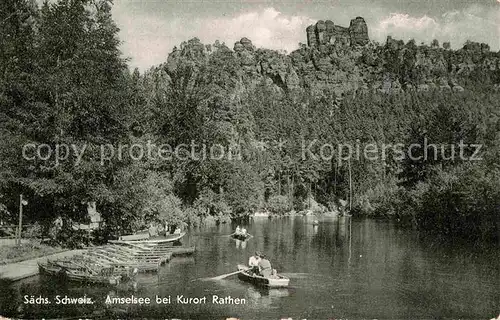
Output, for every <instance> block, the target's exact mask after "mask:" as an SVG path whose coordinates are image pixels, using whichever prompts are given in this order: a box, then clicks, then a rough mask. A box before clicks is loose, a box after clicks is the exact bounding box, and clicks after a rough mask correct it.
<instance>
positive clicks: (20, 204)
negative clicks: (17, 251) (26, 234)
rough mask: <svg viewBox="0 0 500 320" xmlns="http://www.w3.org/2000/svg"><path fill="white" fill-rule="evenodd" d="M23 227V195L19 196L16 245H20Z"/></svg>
mask: <svg viewBox="0 0 500 320" xmlns="http://www.w3.org/2000/svg"><path fill="white" fill-rule="evenodd" d="M22 227H23V195H22V194H20V195H19V227H18V228H17V230H18V234H17V244H19V245H20V244H21V232H22Z"/></svg>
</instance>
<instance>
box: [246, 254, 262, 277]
mask: <svg viewBox="0 0 500 320" xmlns="http://www.w3.org/2000/svg"><path fill="white" fill-rule="evenodd" d="M259 262H260V252H258V251H255V254H254V255H253V256H251V257H250V259H248V266H249V267H250V270H249V271H250V272H252V273H255V274H259Z"/></svg>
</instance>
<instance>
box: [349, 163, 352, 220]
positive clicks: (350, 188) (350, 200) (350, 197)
mask: <svg viewBox="0 0 500 320" xmlns="http://www.w3.org/2000/svg"><path fill="white" fill-rule="evenodd" d="M351 209H352V177H351V159H350V158H349V212H351Z"/></svg>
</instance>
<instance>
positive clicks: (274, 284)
mask: <svg viewBox="0 0 500 320" xmlns="http://www.w3.org/2000/svg"><path fill="white" fill-rule="evenodd" d="M238 271H240V273H238V279H240V280H242V281H245V282H249V283H251V284H254V285H257V286H262V287H267V288H283V287H288V284H289V283H290V279H288V278H287V277H285V276H282V275H279V274H278V275H276V276H271V277H269V278H266V277H262V276H260V275H257V274H254V273H251V272H250V268H249V267H247V266H246V265H242V264H239V265H238Z"/></svg>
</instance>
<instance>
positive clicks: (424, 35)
mask: <svg viewBox="0 0 500 320" xmlns="http://www.w3.org/2000/svg"><path fill="white" fill-rule="evenodd" d="M357 16H361V17H363V18H365V20H366V22H367V24H368V32H369V36H370V39H372V40H375V41H378V42H384V41H385V39H386V38H387V36H389V35H390V36H392V37H393V38H396V39H403V40H405V41H407V40H409V39H415V40H416V41H417V42H418V43H420V42H425V43H430V42H431V41H432V40H433V39H437V40H439V41H440V43H442V42H445V41H449V42H451V45H452V47H453V48H459V47H461V46H462V45H463V44H464V43H465V41H467V40H473V41H478V42H485V43H488V44H489V45H490V46H491V48H492V49H493V50H495V51H497V50H499V49H500V0H468V1H466V0H280V1H276V0H212V1H208V0H114V6H113V18H114V20H115V22H116V23H117V25H118V27H119V28H120V29H121V30H120V39H121V40H122V41H123V43H122V46H121V49H122V52H123V54H124V56H125V57H128V58H129V59H130V61H129V65H130V66H131V67H132V68H135V67H138V68H139V69H140V70H141V71H143V70H146V69H148V68H150V67H151V66H154V65H157V64H160V63H162V62H165V61H166V59H167V57H168V54H169V53H170V52H171V51H172V49H173V47H174V46H179V44H180V43H181V42H183V41H187V40H189V39H191V38H193V37H198V38H199V39H200V40H201V41H202V42H203V43H205V44H208V43H213V42H215V40H219V41H221V42H225V43H226V44H227V45H228V46H229V47H230V48H232V47H233V45H234V42H236V41H238V40H239V39H241V38H242V37H247V38H249V39H250V40H252V42H253V44H254V45H255V46H256V47H258V48H259V47H263V48H269V49H274V50H286V51H287V52H291V51H293V50H295V49H297V48H298V44H299V43H300V42H302V43H306V32H305V28H306V27H307V26H308V25H310V24H313V23H315V22H316V21H318V20H332V21H333V22H334V23H335V24H337V25H341V26H346V27H347V26H349V22H350V20H351V19H354V18H355V17H357Z"/></svg>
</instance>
